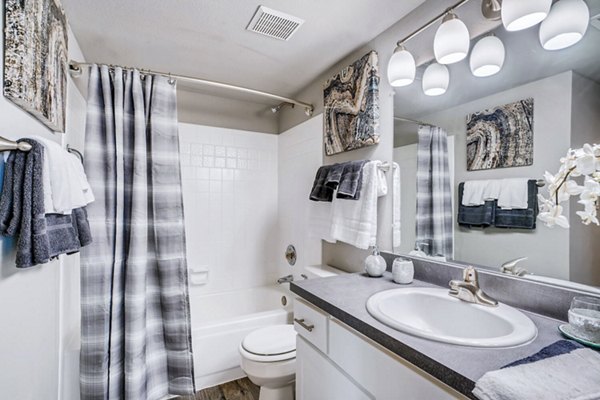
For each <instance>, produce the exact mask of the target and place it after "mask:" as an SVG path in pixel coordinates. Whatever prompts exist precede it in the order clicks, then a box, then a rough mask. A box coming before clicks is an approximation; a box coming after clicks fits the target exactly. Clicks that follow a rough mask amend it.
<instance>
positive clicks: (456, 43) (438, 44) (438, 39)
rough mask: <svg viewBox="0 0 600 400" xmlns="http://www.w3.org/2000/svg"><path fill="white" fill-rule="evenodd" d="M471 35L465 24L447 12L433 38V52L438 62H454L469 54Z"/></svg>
mask: <svg viewBox="0 0 600 400" xmlns="http://www.w3.org/2000/svg"><path fill="white" fill-rule="evenodd" d="M470 44H471V37H470V36H469V30H468V29H467V26H466V25H465V24H464V22H462V21H461V20H460V19H458V17H457V16H456V15H455V14H453V13H449V14H447V15H446V16H445V17H444V19H443V20H442V25H440V27H439V28H438V30H437V31H436V33H435V38H434V39H433V52H434V54H435V59H436V60H437V62H438V63H440V64H454V63H456V62H459V61H461V60H462V59H464V58H465V57H466V56H467V54H469V46H470Z"/></svg>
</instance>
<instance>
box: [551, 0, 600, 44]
mask: <svg viewBox="0 0 600 400" xmlns="http://www.w3.org/2000/svg"><path fill="white" fill-rule="evenodd" d="M589 22H590V9H589V8H588V6H587V4H585V1H583V0H560V1H559V2H557V3H556V4H554V6H552V9H551V10H550V14H548V18H546V19H545V20H544V22H542V25H541V26H540V43H541V44H542V47H543V48H544V49H546V50H560V49H564V48H567V47H570V46H573V45H574V44H575V43H577V42H579V41H580V40H581V39H582V38H583V35H585V32H586V31H587V28H588V25H589Z"/></svg>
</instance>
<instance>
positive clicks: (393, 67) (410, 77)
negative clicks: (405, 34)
mask: <svg viewBox="0 0 600 400" xmlns="http://www.w3.org/2000/svg"><path fill="white" fill-rule="evenodd" d="M416 71H417V67H416V64H415V58H414V57H413V56H412V54H410V52H408V51H406V50H405V49H404V48H402V47H398V48H397V49H396V51H394V54H393V55H392V58H390V62H389V64H388V71H387V73H388V81H389V82H390V85H392V86H394V87H401V86H407V85H410V84H411V83H413V81H414V80H415V73H416Z"/></svg>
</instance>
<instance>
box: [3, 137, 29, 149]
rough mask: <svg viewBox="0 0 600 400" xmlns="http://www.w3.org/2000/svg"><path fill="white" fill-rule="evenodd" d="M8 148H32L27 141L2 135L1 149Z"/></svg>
mask: <svg viewBox="0 0 600 400" xmlns="http://www.w3.org/2000/svg"><path fill="white" fill-rule="evenodd" d="M8 150H21V151H29V150H31V145H30V144H29V143H26V142H15V141H14V140H10V139H6V138H3V137H1V136H0V151H8Z"/></svg>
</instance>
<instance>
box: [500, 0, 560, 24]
mask: <svg viewBox="0 0 600 400" xmlns="http://www.w3.org/2000/svg"><path fill="white" fill-rule="evenodd" d="M551 5H552V0H503V1H502V10H501V14H502V23H503V24H504V27H505V28H506V30H507V31H520V30H522V29H527V28H529V27H532V26H534V25H537V24H539V23H540V22H542V21H543V20H544V19H545V18H546V17H547V16H548V13H549V12H550V6H551Z"/></svg>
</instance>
